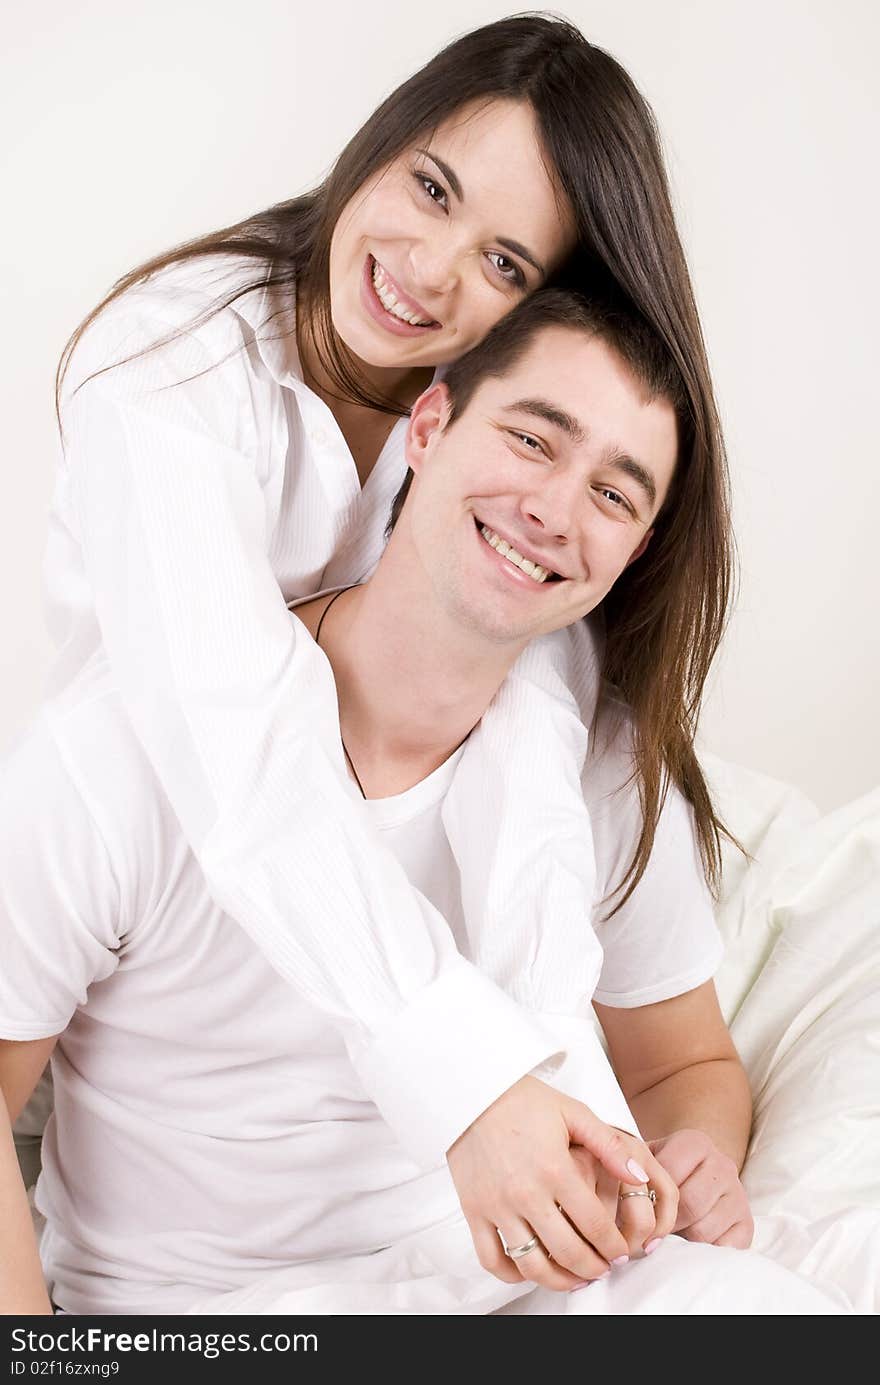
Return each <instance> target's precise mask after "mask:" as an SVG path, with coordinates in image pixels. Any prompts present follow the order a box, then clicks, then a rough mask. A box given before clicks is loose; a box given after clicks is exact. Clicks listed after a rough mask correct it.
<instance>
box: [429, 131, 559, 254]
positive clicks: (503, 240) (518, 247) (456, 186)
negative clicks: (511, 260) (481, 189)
mask: <svg viewBox="0 0 880 1385" xmlns="http://www.w3.org/2000/svg"><path fill="white" fill-rule="evenodd" d="M416 153H417V154H422V155H424V157H425V158H426V159H430V160H431V162H432V163H435V164H436V165H437V167H438V168H439V170H440V172H441V173H442V174H443V177H444V178H445V179H446V181H447V183H448V184H449V187H450V189H451V191H452V192H453V193H454V195H455V196H456V197H457V198H458V200H459V202H464V193H463V192H462V189H461V183H460V182H459V181H458V178H457V176H456V175H455V173H454V172H453V170H452V169H451V168H450V167H449V164H448V163H447V162H446V161H445V159H441V158H440V156H439V155H438V154H432V153H431V151H430V149H417V150H416ZM496 239H497V241H498V244H499V245H501V246H503V247H504V249H505V250H509V251H510V253H511V254H512V255H518V256H519V258H520V259H521V260H525V262H526V264H530V265H531V266H532V269H536V270H537V271H538V273H539V274H540V275H541V277H542V278H545V277H546V273H547V271H546V270H545V268H544V266H543V265H542V264H541V262H540V261H539V260H536V259H535V257H534V255H533V254H532V252H531V251H530V250H527V249H526V247H525V246H524V245H523V244H522V243H521V242H520V241H518V240H509V239H508V238H507V236H497V237H496Z"/></svg>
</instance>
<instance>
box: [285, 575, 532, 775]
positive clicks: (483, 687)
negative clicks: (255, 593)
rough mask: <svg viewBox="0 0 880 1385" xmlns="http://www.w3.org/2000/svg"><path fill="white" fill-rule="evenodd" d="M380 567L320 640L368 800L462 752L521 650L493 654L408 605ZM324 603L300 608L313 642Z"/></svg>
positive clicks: (347, 598)
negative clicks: (459, 747)
mask: <svg viewBox="0 0 880 1385" xmlns="http://www.w3.org/2000/svg"><path fill="white" fill-rule="evenodd" d="M383 566H384V565H383V564H382V563H380V565H379V568H378V569H377V570H376V573H375V574H374V576H373V577H372V578H371V579H370V581H369V582H367V583H365V584H364V585H362V586H360V587H353V588H351V589H350V590H349V591H347V592H344V593H343V594H342V595H341V596H340V597H338V598H337V599H336V600H335V601H334V604H333V609H332V610H330V611H329V613H328V616H327V619H326V621H325V622H324V624H323V627H322V629H321V634H320V646H321V648H322V650H323V651H324V653H325V654H326V655H327V658H328V659H329V661H330V665H331V667H332V669H333V676H334V678H335V681H336V690H337V697H338V700H339V722H340V729H341V732H342V739H343V742H344V745H345V748H346V750H347V752H348V755H349V756H350V758H351V762H352V764H353V765H354V768H355V771H356V774H357V777H358V779H359V780H360V781H361V784H362V786H363V789H364V792H365V794H366V796H367V797H368V798H385V797H389V796H391V795H392V794H396V793H403V792H404V790H406V789H409V788H412V786H413V785H414V784H417V783H419V782H421V780H423V779H425V778H427V776H428V775H429V774H431V773H433V771H434V770H435V769H437V768H438V767H439V766H440V765H442V764H443V762H444V761H445V760H447V759H448V758H449V756H450V755H451V754H452V753H453V752H454V751H455V750H456V748H457V747H458V746H459V745H460V744H461V743H462V741H464V740H465V739H466V738H467V736H468V735H469V734H470V732H471V731H472V730H473V728H474V726H476V724H477V723H478V722H479V720H480V718H481V717H482V716H483V713H484V712H485V710H486V708H487V707H488V705H489V703H490V702H491V701H492V698H493V697H494V696H495V693H496V692H497V691H498V688H499V687H500V686H501V683H502V682H503V681H504V678H505V677H506V675H507V672H508V670H509V668H510V666H511V665H512V663H513V662H514V660H515V658H516V656H517V654H518V653H519V650H518V649H513V650H511V649H502V648H500V647H499V648H498V649H497V650H496V651H490V652H489V656H488V657H487V650H486V644H485V641H483V640H478V639H477V638H476V637H473V639H471V640H469V639H468V638H467V635H466V633H464V634H463V632H462V630H461V629H460V627H458V626H456V625H455V624H454V623H453V622H451V621H449V620H448V619H447V618H444V617H443V616H442V615H439V614H437V613H436V612H434V613H432V616H431V618H430V620H428V619H426V617H425V614H424V612H425V609H426V604H429V603H425V602H423V601H420V600H419V599H418V598H417V597H415V599H413V596H414V594H412V593H410V594H408V595H407V597H406V598H403V597H402V594H401V592H400V590H399V589H395V588H394V585H393V581H394V579H393V576H391V575H390V574H386V573H384V572H383ZM327 607H328V602H327V600H326V599H325V598H319V599H318V600H317V601H314V602H309V603H306V604H304V605H302V606H300V607H298V608H297V612H296V614H297V616H299V618H300V619H301V620H302V621H303V623H304V624H305V625H306V627H307V629H308V630H309V631H310V632H311V634H312V635H315V634H316V632H317V627H318V624H319V621H320V619H321V616H322V614H323V612H324V610H325V609H327Z"/></svg>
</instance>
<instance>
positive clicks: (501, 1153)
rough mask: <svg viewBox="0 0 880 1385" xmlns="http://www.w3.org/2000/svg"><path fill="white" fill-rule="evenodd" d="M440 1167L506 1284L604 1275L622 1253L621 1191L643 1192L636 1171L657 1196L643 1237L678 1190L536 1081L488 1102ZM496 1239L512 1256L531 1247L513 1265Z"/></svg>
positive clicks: (666, 1222) (647, 1160) (657, 1231)
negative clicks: (445, 1166) (618, 1220)
mask: <svg viewBox="0 0 880 1385" xmlns="http://www.w3.org/2000/svg"><path fill="white" fill-rule="evenodd" d="M446 1159H447V1163H448V1165H449V1170H450V1173H451V1174H452V1178H453V1182H454V1183H455V1188H456V1191H457V1193H458V1196H459V1200H460V1201H461V1206H462V1210H463V1211H464V1214H465V1217H466V1219H467V1223H468V1226H469V1227H470V1231H471V1235H472V1237H473V1241H474V1247H475V1249H476V1252H477V1256H478V1258H479V1261H480V1264H481V1265H482V1266H483V1268H484V1269H487V1270H489V1271H490V1273H492V1274H494V1275H495V1276H496V1278H498V1279H501V1280H504V1281H505V1283H508V1284H516V1283H520V1282H521V1281H522V1280H523V1279H526V1280H532V1281H534V1283H536V1284H542V1285H543V1286H544V1287H545V1288H548V1289H558V1290H567V1289H574V1288H577V1287H578V1286H579V1285H580V1284H582V1283H584V1281H586V1280H592V1279H597V1278H599V1277H600V1276H602V1275H604V1274H607V1272H608V1270H609V1267H610V1266H611V1264H612V1263H613V1262H614V1261H615V1260H618V1259H619V1258H620V1257H627V1256H628V1255H629V1245H628V1243H627V1240H626V1238H625V1237H624V1235H623V1233H622V1232H621V1230H620V1229H619V1228H618V1227H617V1226H616V1225H615V1215H616V1210H617V1194H618V1185H619V1184H621V1183H622V1184H624V1186H625V1187H627V1188H630V1189H635V1188H638V1187H644V1185H645V1181H646V1180H645V1179H643V1178H642V1177H641V1173H642V1172H644V1173H645V1174H646V1175H647V1179H648V1180H649V1181H650V1184H651V1187H652V1188H653V1189H654V1190H655V1192H656V1194H657V1201H656V1205H655V1206H654V1208H653V1217H652V1225H651V1227H650V1236H651V1237H653V1236H665V1235H667V1234H668V1233H669V1232H671V1231H672V1229H673V1226H674V1223H675V1217H676V1212H677V1210H678V1191H677V1188H676V1184H675V1182H674V1180H673V1178H672V1177H671V1176H670V1175H669V1174H668V1173H667V1172H666V1170H665V1169H664V1168H663V1166H662V1165H661V1164H660V1162H659V1161H658V1160H657V1159H655V1158H654V1156H653V1155H652V1153H651V1151H650V1148H649V1147H648V1145H646V1144H645V1143H643V1141H641V1140H639V1139H637V1138H636V1136H634V1135H630V1134H628V1133H627V1132H626V1131H623V1130H618V1129H617V1128H616V1127H615V1126H611V1125H606V1124H605V1122H604V1121H601V1120H599V1118H598V1117H597V1116H595V1115H594V1114H593V1112H592V1111H591V1110H590V1109H589V1107H587V1106H584V1105H583V1103H582V1102H580V1101H575V1100H573V1099H572V1098H571V1097H567V1096H564V1095H563V1094H562V1093H561V1092H557V1091H556V1090H555V1089H554V1088H553V1087H550V1086H548V1085H547V1084H546V1083H544V1082H540V1081H539V1080H538V1079H537V1078H535V1077H523V1078H521V1079H520V1081H519V1082H516V1083H515V1084H514V1085H513V1086H512V1087H511V1088H509V1090H508V1091H506V1092H505V1093H504V1094H503V1095H502V1096H500V1097H499V1098H498V1100H497V1101H495V1102H493V1104H492V1105H491V1106H490V1107H489V1108H488V1109H487V1110H486V1111H484V1112H483V1114H482V1115H481V1116H479V1117H478V1118H477V1120H475V1121H474V1123H473V1124H472V1125H471V1126H469V1127H468V1129H467V1130H466V1131H465V1132H464V1134H463V1135H461V1136H460V1137H459V1138H458V1139H457V1140H456V1142H455V1144H454V1145H452V1147H451V1148H450V1149H449V1151H448V1153H447V1156H446ZM630 1201H631V1202H635V1203H639V1204H640V1205H642V1204H646V1205H647V1206H648V1207H650V1206H651V1203H650V1200H649V1199H648V1198H644V1199H643V1198H633V1199H630ZM499 1233H500V1234H499ZM501 1237H503V1238H504V1245H506V1246H508V1247H510V1248H514V1249H515V1248H516V1247H519V1246H525V1245H528V1243H529V1242H530V1241H531V1240H532V1239H533V1238H534V1237H537V1238H538V1240H537V1244H536V1245H535V1247H534V1248H533V1249H532V1250H530V1251H529V1252H528V1253H527V1254H525V1255H523V1256H522V1257H518V1258H516V1259H511V1258H510V1257H509V1256H508V1255H506V1254H505V1250H504V1245H502V1241H501Z"/></svg>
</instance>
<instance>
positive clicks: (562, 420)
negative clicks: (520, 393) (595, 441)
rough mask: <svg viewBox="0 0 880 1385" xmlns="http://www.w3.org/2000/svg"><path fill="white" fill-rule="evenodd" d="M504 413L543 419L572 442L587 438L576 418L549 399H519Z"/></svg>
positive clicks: (509, 405) (505, 407)
mask: <svg viewBox="0 0 880 1385" xmlns="http://www.w3.org/2000/svg"><path fill="white" fill-rule="evenodd" d="M504 412H505V413H506V414H531V416H532V418H540V419H543V420H544V422H545V423H552V425H553V427H554V428H560V429H561V430H562V432H563V433H565V435H566V436H567V437H569V438H570V439H571V441H572V442H583V440H584V438H585V437H586V433H585V432H584V430H583V428H582V427H581V425H580V424H579V423H578V421H577V419H576V418H573V417H572V416H571V414H569V413H566V411H565V409H560V407H559V405H558V404H551V403H550V401H549V400H547V399H517V401H516V403H515V404H506V405H505V406H504Z"/></svg>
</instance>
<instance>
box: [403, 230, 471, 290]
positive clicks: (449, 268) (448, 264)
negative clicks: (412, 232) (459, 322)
mask: <svg viewBox="0 0 880 1385" xmlns="http://www.w3.org/2000/svg"><path fill="white" fill-rule="evenodd" d="M459 261H460V253H459V250H458V248H457V247H456V246H455V245H453V244H449V243H447V244H445V245H443V244H429V243H427V242H424V241H422V242H419V243H418V244H416V245H413V246H412V247H411V249H410V252H409V263H410V272H411V274H412V278H413V291H414V292H415V293H419V292H422V293H435V294H444V293H449V292H450V290H451V289H452V288H454V286H455V283H456V281H457V279H458V275H459Z"/></svg>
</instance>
